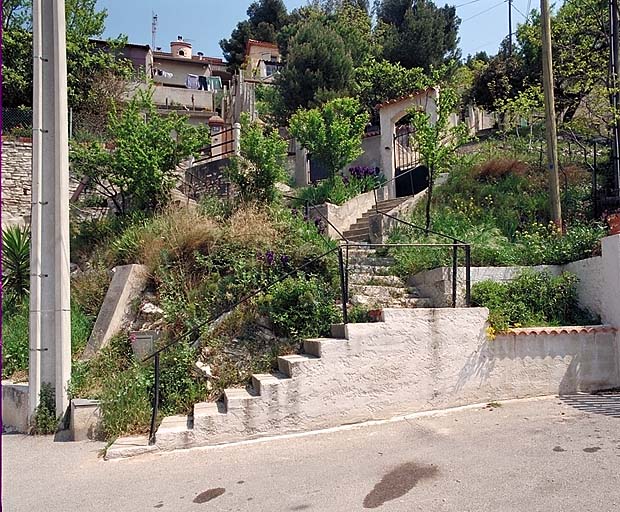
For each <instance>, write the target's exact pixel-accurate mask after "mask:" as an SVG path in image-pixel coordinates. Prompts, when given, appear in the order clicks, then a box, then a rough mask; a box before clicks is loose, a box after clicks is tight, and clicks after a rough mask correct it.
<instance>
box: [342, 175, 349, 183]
mask: <svg viewBox="0 0 620 512" xmlns="http://www.w3.org/2000/svg"><path fill="white" fill-rule="evenodd" d="M342 182H343V183H344V184H345V185H348V184H349V177H348V176H343V177H342Z"/></svg>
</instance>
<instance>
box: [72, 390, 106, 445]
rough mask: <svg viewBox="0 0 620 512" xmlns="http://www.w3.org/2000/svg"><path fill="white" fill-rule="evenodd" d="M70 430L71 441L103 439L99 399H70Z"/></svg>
mask: <svg viewBox="0 0 620 512" xmlns="http://www.w3.org/2000/svg"><path fill="white" fill-rule="evenodd" d="M70 431H71V439H72V440H73V441H86V440H103V433H102V431H101V409H100V407H99V400H87V399H84V398H74V399H73V400H71V421H70Z"/></svg>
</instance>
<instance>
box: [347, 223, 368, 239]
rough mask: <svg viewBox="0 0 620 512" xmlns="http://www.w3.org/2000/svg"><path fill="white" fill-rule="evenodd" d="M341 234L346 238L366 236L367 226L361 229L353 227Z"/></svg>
mask: <svg viewBox="0 0 620 512" xmlns="http://www.w3.org/2000/svg"><path fill="white" fill-rule="evenodd" d="M343 234H344V236H345V237H346V238H349V237H351V236H356V235H368V226H366V227H361V228H356V227H355V226H353V228H352V229H349V230H348V231H345V232H344V233H343Z"/></svg>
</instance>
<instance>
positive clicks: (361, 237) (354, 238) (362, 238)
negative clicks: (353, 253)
mask: <svg viewBox="0 0 620 512" xmlns="http://www.w3.org/2000/svg"><path fill="white" fill-rule="evenodd" d="M344 237H345V238H346V239H347V240H348V241H349V242H368V241H369V240H370V235H369V234H368V231H366V233H360V234H357V235H350V234H347V233H344Z"/></svg>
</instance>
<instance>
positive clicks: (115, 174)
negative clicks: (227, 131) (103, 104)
mask: <svg viewBox="0 0 620 512" xmlns="http://www.w3.org/2000/svg"><path fill="white" fill-rule="evenodd" d="M108 132H109V141H105V142H102V141H91V142H76V143H73V144H72V147H71V164H72V166H73V170H74V172H76V173H77V174H78V175H79V176H85V177H87V178H89V180H90V186H91V187H92V188H93V189H95V190H96V191H97V193H98V194H100V195H102V196H103V197H105V198H107V199H108V200H109V201H110V202H111V203H113V204H114V207H115V209H116V211H117V212H119V213H120V214H121V215H125V214H127V213H128V212H129V211H131V210H143V211H152V210H155V209H156V208H158V207H160V206H162V205H165V204H166V201H167V199H168V195H169V193H170V191H171V189H172V188H173V186H174V184H175V176H174V173H173V171H174V169H175V167H176V166H177V165H178V164H179V162H181V161H182V160H183V159H185V158H187V157H189V156H191V155H197V152H198V150H199V149H201V148H203V147H205V146H206V145H207V144H208V143H209V129H208V127H207V126H205V125H201V126H194V125H191V124H190V123H189V121H188V118H187V117H186V116H182V115H179V114H178V113H176V112H170V113H169V114H167V115H165V116H162V115H160V114H158V112H157V108H156V106H155V104H154V103H153V99H152V91H137V92H136V95H135V96H134V97H133V98H132V99H131V100H129V101H128V102H127V104H125V105H123V106H122V108H121V106H119V105H114V106H113V108H112V112H111V114H110V117H109V122H108ZM110 141H111V142H110ZM108 142H109V143H108ZM107 143H108V144H107Z"/></svg>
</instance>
